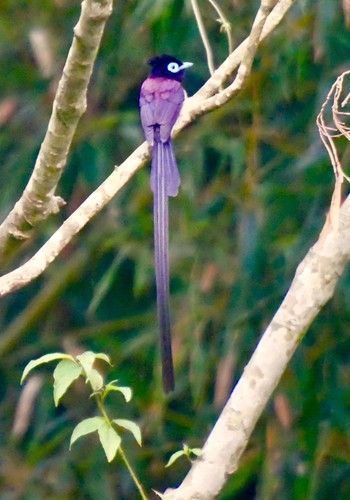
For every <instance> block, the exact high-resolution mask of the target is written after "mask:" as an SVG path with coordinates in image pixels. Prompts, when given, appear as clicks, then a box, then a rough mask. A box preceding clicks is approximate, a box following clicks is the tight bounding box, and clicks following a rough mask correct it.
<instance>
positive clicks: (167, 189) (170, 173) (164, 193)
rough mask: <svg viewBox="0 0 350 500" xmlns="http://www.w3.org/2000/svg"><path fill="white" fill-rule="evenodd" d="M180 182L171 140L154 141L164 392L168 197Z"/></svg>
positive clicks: (169, 362) (167, 385)
mask: <svg viewBox="0 0 350 500" xmlns="http://www.w3.org/2000/svg"><path fill="white" fill-rule="evenodd" d="M179 185H180V176H179V172H178V169H177V165H176V161H175V157H174V154H173V150H172V147H171V143H170V142H165V143H163V142H161V141H155V144H154V148H153V156H152V171H151V189H152V191H153V194H154V202H153V211H154V247H155V252H154V253H155V268H156V285H157V308H158V321H159V329H160V345H161V357H162V373H163V386H164V390H165V392H170V391H172V390H173V389H174V386H175V379H174V367H173V358H172V350H171V335H170V333H171V332H170V314H169V257H168V247H169V239H168V225H169V209H168V197H169V196H176V195H177V192H178V189H179Z"/></svg>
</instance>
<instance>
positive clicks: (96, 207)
mask: <svg viewBox="0 0 350 500" xmlns="http://www.w3.org/2000/svg"><path fill="white" fill-rule="evenodd" d="M293 1H294V0H281V1H280V2H278V4H277V5H276V7H275V9H277V7H278V6H283V9H284V10H283V9H282V10H281V9H280V10H278V11H277V14H276V10H275V9H274V10H273V11H272V12H271V14H270V16H268V17H267V21H266V25H267V24H268V23H269V29H270V30H271V31H272V30H273V28H274V27H276V26H277V25H278V24H279V22H280V21H281V19H282V17H283V15H282V13H283V14H286V13H287V11H288V9H289V8H290V6H291V5H292V3H293ZM271 16H273V19H272V20H271ZM266 25H265V26H266ZM259 29H260V27H259ZM253 42H254V44H255V43H256V42H257V41H256V39H254V38H253ZM248 46H249V39H248V41H247V43H246V44H245V45H244V47H245V49H244V51H242V50H241V49H240V50H239V54H240V57H241V58H242V57H243V56H244V53H245V52H246V51H247V50H248V51H249V48H247V47H248ZM241 47H242V45H241ZM255 50H256V47H254V51H255ZM254 53H255V52H254ZM224 65H225V63H224ZM218 71H219V73H220V68H219V69H218ZM220 74H221V73H220ZM214 77H215V75H213V77H212V78H214ZM212 78H210V79H209V82H210V80H212ZM216 82H217V79H214V81H213V82H212V84H211V85H210V88H211V89H213V88H214V87H215V86H216ZM207 83H208V82H207ZM205 85H207V84H205ZM205 85H204V86H205ZM219 87H220V84H219ZM219 87H217V89H219ZM198 96H199V97H198ZM203 101H204V99H203V96H202V95H201V93H200V91H199V92H198V93H197V94H196V95H195V96H193V97H191V98H189V99H187V100H186V101H185V105H184V108H185V110H184V112H183V113H181V116H180V119H179V120H178V124H177V126H176V131H175V134H174V135H176V134H177V133H178V132H179V131H180V130H181V129H183V128H184V127H185V126H186V124H188V123H189V122H191V121H194V120H195V118H196V117H197V116H200V115H201V114H204V112H205V111H203V108H202V102H203ZM149 158H150V150H149V148H148V146H147V143H146V142H145V143H143V144H142V145H141V146H139V147H138V148H137V149H136V150H135V151H134V152H133V153H132V154H131V155H130V156H129V158H127V159H126V160H125V161H124V162H123V163H122V165H120V166H119V167H118V168H117V169H116V170H115V171H114V172H113V173H112V174H111V175H110V176H109V177H108V178H107V179H106V180H105V181H104V182H103V183H102V184H101V186H99V188H97V189H96V190H95V191H94V192H93V193H92V194H91V195H90V196H89V197H88V198H87V199H86V200H85V201H84V203H82V205H81V206H80V207H79V208H78V209H77V210H76V211H75V212H74V213H73V214H72V215H71V216H70V217H69V218H68V219H67V220H66V221H65V222H64V223H63V224H62V226H61V227H60V228H59V229H58V230H57V231H56V232H55V233H54V234H53V236H51V238H50V239H49V240H48V241H47V242H46V243H45V244H44V245H43V247H41V248H40V250H39V251H38V252H37V253H36V254H35V255H34V256H33V257H32V258H31V259H29V260H28V261H27V262H26V263H25V264H23V265H22V266H21V267H19V268H17V269H15V270H14V271H12V272H10V273H8V274H6V275H4V276H2V277H1V278H0V297H1V296H4V295H7V294H8V293H10V292H12V291H14V290H17V289H19V288H22V287H23V286H25V285H26V284H28V283H30V282H31V281H32V280H33V279H35V278H36V277H38V276H39V275H40V274H42V273H43V272H44V271H45V269H46V268H47V267H48V266H49V264H50V263H51V262H53V260H54V259H55V258H56V257H57V256H58V255H59V253H60V252H61V250H62V249H63V248H64V247H65V246H66V245H67V244H68V243H69V242H70V241H71V240H72V238H73V237H74V236H75V235H76V234H77V233H78V232H79V231H80V230H81V229H82V228H83V227H84V226H85V225H86V224H87V223H88V222H89V221H90V220H91V219H92V217H94V215H96V214H97V213H98V212H100V210H102V208H103V207H105V206H106V204H107V203H108V202H109V201H110V200H111V199H112V198H113V197H114V196H115V194H116V193H117V192H118V191H119V190H120V189H121V188H122V187H123V186H124V185H125V184H126V183H127V181H128V180H129V179H130V178H131V177H132V176H133V175H134V174H135V173H136V172H137V171H138V170H139V169H140V168H141V167H142V166H143V165H144V164H145V163H146V161H148V160H149Z"/></svg>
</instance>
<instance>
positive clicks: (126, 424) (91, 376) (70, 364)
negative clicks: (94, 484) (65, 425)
mask: <svg viewBox="0 0 350 500" xmlns="http://www.w3.org/2000/svg"><path fill="white" fill-rule="evenodd" d="M98 359H99V360H102V361H105V362H106V363H108V364H109V365H111V361H110V359H109V357H108V356H107V354H104V353H94V352H92V351H86V352H84V353H82V354H79V355H78V356H71V355H70V354H65V353H61V352H55V353H51V354H45V355H44V356H41V357H40V358H38V359H34V360H31V361H30V362H29V363H28V364H27V366H26V367H25V369H24V371H23V375H22V378H21V384H22V383H23V382H24V380H25V379H26V378H27V377H28V375H29V373H30V372H31V371H32V370H33V369H34V368H36V367H38V366H40V365H43V364H45V363H49V362H51V361H57V360H60V361H59V363H58V364H57V366H56V368H55V370H54V372H53V378H54V384H53V397H54V402H55V406H58V405H59V403H60V400H61V399H62V397H63V396H64V394H65V393H66V392H67V390H68V389H69V387H70V386H71V385H72V384H73V382H74V381H75V380H77V379H78V378H79V377H83V378H85V380H86V383H87V384H90V386H91V389H92V393H91V395H90V397H93V398H95V400H96V403H97V407H98V409H99V411H100V413H101V416H96V417H90V418H86V419H84V420H82V421H81V422H79V424H78V425H77V426H76V427H75V429H74V430H73V432H72V436H71V439H70V446H69V448H70V449H71V447H72V446H73V444H74V443H75V442H76V441H77V440H78V439H79V438H81V437H82V436H86V435H87V434H91V433H92V432H96V433H97V435H98V437H99V440H100V443H101V445H102V448H103V450H104V452H105V454H106V457H107V460H108V462H111V461H112V460H113V459H114V458H115V456H116V455H117V453H119V455H120V457H121V458H122V460H123V461H124V463H125V465H126V467H127V468H128V470H129V472H130V475H131V477H132V478H133V480H134V482H135V485H136V487H137V488H138V490H139V492H140V494H141V497H142V498H146V495H145V493H144V491H143V488H142V486H141V484H140V482H139V480H138V478H137V477H136V475H135V472H134V470H133V469H132V467H131V465H130V463H129V461H128V459H127V458H126V455H125V452H124V451H123V449H122V446H121V444H122V438H121V436H120V434H119V428H123V429H125V430H127V431H129V432H131V434H132V435H133V436H134V438H135V439H136V441H137V443H138V445H139V446H141V445H142V438H141V430H140V428H139V426H138V425H137V424H136V423H135V422H133V421H131V420H126V419H120V418H115V419H111V418H110V416H109V415H108V413H107V410H106V407H105V404H104V402H105V399H106V397H107V396H108V394H110V393H111V392H115V391H117V392H121V393H122V394H123V396H124V398H125V401H126V402H127V403H129V402H130V401H131V398H132V391H131V389H130V387H123V386H119V385H118V380H112V381H111V382H109V383H107V384H105V382H104V377H103V375H102V374H101V373H100V371H99V370H98V369H97V368H96V367H95V366H94V365H95V361H96V360H98Z"/></svg>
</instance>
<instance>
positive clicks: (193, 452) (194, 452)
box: [190, 448, 203, 457]
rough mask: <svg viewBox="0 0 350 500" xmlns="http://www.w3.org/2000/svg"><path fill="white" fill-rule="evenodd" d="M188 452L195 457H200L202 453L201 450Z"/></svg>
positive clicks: (194, 449)
mask: <svg viewBox="0 0 350 500" xmlns="http://www.w3.org/2000/svg"><path fill="white" fill-rule="evenodd" d="M190 451H191V453H192V454H193V455H196V457H200V456H201V455H202V453H203V450H202V448H191V449H190Z"/></svg>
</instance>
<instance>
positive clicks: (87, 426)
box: [69, 417, 104, 449]
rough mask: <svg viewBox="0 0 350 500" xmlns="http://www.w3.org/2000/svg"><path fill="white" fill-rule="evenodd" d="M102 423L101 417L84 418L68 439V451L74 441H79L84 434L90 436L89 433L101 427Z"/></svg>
mask: <svg viewBox="0 0 350 500" xmlns="http://www.w3.org/2000/svg"><path fill="white" fill-rule="evenodd" d="M103 423H104V418H103V417H92V418H86V419H85V420H83V421H82V422H79V424H78V425H77V426H76V427H75V429H74V431H73V432H72V436H71V438H70V443H69V449H71V447H72V446H73V444H74V443H75V441H76V440H77V439H79V438H80V437H81V436H85V435H86V434H91V432H95V431H97V430H98V429H99V427H101V424H103Z"/></svg>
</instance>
